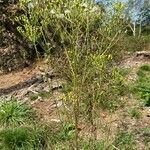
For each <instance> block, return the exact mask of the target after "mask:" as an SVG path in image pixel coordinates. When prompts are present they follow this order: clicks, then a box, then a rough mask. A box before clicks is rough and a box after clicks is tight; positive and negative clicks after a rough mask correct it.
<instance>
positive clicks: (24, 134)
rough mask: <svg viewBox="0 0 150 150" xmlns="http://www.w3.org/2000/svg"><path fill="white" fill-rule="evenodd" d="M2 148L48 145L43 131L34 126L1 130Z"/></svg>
mask: <svg viewBox="0 0 150 150" xmlns="http://www.w3.org/2000/svg"><path fill="white" fill-rule="evenodd" d="M0 144H1V147H2V150H6V149H7V150H31V149H43V148H44V147H45V146H46V145H45V144H46V142H45V139H44V136H43V133H42V132H41V131H40V130H39V129H36V128H32V127H23V126H22V127H15V128H5V129H1V131H0Z"/></svg>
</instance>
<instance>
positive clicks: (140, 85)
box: [132, 65, 150, 106]
mask: <svg viewBox="0 0 150 150" xmlns="http://www.w3.org/2000/svg"><path fill="white" fill-rule="evenodd" d="M137 75H138V79H137V81H136V82H135V83H134V85H133V86H132V91H133V92H134V93H135V94H136V95H137V96H138V97H139V99H141V100H142V102H143V103H144V105H145V106H150V65H143V66H141V67H140V68H139V70H138V72H137Z"/></svg>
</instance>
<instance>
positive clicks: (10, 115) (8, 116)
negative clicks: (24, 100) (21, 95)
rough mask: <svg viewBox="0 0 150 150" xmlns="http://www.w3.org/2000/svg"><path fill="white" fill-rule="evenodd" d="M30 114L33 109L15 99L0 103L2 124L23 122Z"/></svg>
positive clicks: (27, 119)
mask: <svg viewBox="0 0 150 150" xmlns="http://www.w3.org/2000/svg"><path fill="white" fill-rule="evenodd" d="M32 115H33V111H32V110H31V108H30V107H29V106H27V105H26V104H21V103H20V102H17V101H15V100H11V101H6V102H1V103H0V124H1V125H3V126H5V125H6V126H8V125H20V124H24V123H26V122H27V121H29V120H30V119H31V118H32Z"/></svg>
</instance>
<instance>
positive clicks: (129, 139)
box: [113, 132, 136, 150]
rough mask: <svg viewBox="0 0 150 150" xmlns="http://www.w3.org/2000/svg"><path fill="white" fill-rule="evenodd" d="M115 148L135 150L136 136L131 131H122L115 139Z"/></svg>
mask: <svg viewBox="0 0 150 150" xmlns="http://www.w3.org/2000/svg"><path fill="white" fill-rule="evenodd" d="M113 145H114V150H115V149H120V150H127V149H130V150H135V149H136V147H135V140H134V136H133V135H132V134H131V133H127V132H120V133H118V135H117V136H116V139H115V140H114V143H113Z"/></svg>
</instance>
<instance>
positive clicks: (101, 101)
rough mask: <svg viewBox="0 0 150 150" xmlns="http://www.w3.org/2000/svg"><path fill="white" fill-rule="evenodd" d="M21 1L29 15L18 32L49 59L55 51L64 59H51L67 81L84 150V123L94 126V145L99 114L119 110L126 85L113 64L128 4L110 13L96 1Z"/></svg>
mask: <svg viewBox="0 0 150 150" xmlns="http://www.w3.org/2000/svg"><path fill="white" fill-rule="evenodd" d="M20 3H21V7H22V9H23V10H24V11H25V14H23V15H22V16H20V17H19V18H18V19H17V20H18V21H19V22H20V23H21V26H20V27H19V28H18V31H19V32H20V33H21V34H23V35H24V36H25V37H27V38H28V39H29V40H30V41H31V42H32V43H33V44H34V45H35V48H36V44H37V43H39V44H41V45H42V46H43V49H44V50H45V52H46V54H47V55H48V56H49V54H51V52H54V53H55V54H57V55H55V56H58V57H59V59H58V57H57V60H60V61H57V60H56V59H55V58H56V57H51V60H54V61H53V64H54V66H55V67H56V66H57V69H58V71H59V72H60V73H61V74H62V75H63V77H65V78H66V80H67V83H66V85H65V86H64V97H63V98H64V102H65V103H66V104H67V105H69V106H70V104H71V105H72V106H73V111H72V114H70V112H69V115H70V116H72V117H70V118H71V120H73V121H74V124H75V140H74V141H75V142H74V147H75V148H76V149H77V150H78V149H79V137H80V136H79V132H78V125H79V122H80V120H81V119H83V118H86V119H87V120H88V121H89V122H90V123H91V133H92V136H91V147H93V146H94V140H95V139H96V138H97V135H96V122H95V118H96V110H97V108H98V107H100V108H103V109H104V108H108V109H113V108H114V107H116V104H117V103H116V97H117V95H116V97H115V98H114V95H115V94H114V93H115V92H116V90H115V86H114V85H118V83H119V84H120V83H121V82H122V81H121V78H120V76H119V77H118V74H117V73H116V70H115V69H114V68H113V67H112V66H111V64H110V62H111V60H112V58H113V56H114V55H116V54H117V53H120V51H119V50H120V49H119V48H118V47H117V44H118V42H119V40H120V39H121V38H122V36H123V30H124V25H123V21H122V19H121V16H122V13H123V10H124V6H123V5H122V4H121V3H113V4H112V5H111V6H110V7H109V9H107V8H106V9H104V7H102V6H101V5H98V4H96V3H95V2H94V1H93V0H87V1H85V0H74V1H70V0H57V1H56V0H52V1H48V0H43V1H42V2H39V1H36V0H35V1H31V2H28V1H23V0H20ZM60 62H61V63H60ZM116 78H117V79H118V78H119V80H116ZM121 85H122V84H120V86H121ZM113 98H114V99H113ZM85 112H86V113H85Z"/></svg>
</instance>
